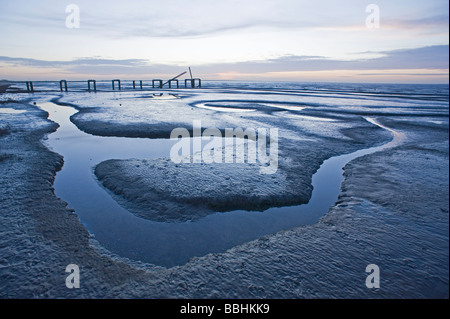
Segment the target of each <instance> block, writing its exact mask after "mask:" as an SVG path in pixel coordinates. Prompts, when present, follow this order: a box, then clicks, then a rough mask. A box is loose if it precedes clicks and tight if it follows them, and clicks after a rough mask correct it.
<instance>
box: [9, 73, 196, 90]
mask: <svg viewBox="0 0 450 319" xmlns="http://www.w3.org/2000/svg"><path fill="white" fill-rule="evenodd" d="M14 83H15V84H16V85H19V86H22V85H23V86H22V87H16V88H15V89H16V90H17V91H20V92H29V93H34V92H43V91H46V92H47V91H51V92H53V91H55V92H58V91H59V92H97V91H106V92H109V91H133V90H155V89H164V88H167V89H198V88H201V87H202V80H201V79H199V78H187V79H184V87H183V86H180V81H179V80H178V79H177V77H175V78H171V79H169V80H167V81H164V80H162V79H151V80H121V79H113V80H94V79H89V80H85V81H70V80H58V81H15V82H14ZM108 83H109V84H108ZM20 84H21V85H20Z"/></svg>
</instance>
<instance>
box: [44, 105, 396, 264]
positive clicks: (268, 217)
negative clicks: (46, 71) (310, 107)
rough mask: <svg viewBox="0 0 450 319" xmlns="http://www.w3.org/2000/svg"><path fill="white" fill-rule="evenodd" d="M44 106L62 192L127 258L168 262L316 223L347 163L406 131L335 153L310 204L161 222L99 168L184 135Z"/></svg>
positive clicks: (163, 154)
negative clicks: (99, 125) (114, 133)
mask: <svg viewBox="0 0 450 319" xmlns="http://www.w3.org/2000/svg"><path fill="white" fill-rule="evenodd" d="M39 107H40V108H41V109H43V110H45V111H47V112H48V113H49V119H50V120H52V121H54V122H56V123H58V124H59V125H60V127H59V128H58V129H57V131H56V132H54V133H52V134H49V135H48V138H47V139H46V140H45V141H44V143H45V144H46V145H47V147H49V148H50V149H51V150H53V151H55V152H57V153H58V154H60V155H62V156H63V157H64V166H63V168H62V170H61V171H59V172H58V173H57V174H56V178H55V182H54V188H55V194H56V196H58V197H59V198H61V199H62V200H64V201H65V202H67V203H68V206H69V207H70V208H72V209H74V210H75V213H76V214H77V215H78V216H79V219H80V221H81V222H82V223H83V224H84V225H85V227H86V228H87V229H88V231H89V232H90V233H91V234H92V235H93V236H95V239H96V240H97V241H98V242H99V243H100V244H101V245H102V246H103V247H105V248H106V249H108V250H110V251H111V252H113V253H115V254H117V255H119V256H122V257H126V258H130V259H133V260H138V261H142V262H145V263H151V264H155V265H159V266H164V267H171V266H175V265H182V264H185V263H186V262H187V261H188V260H189V258H191V257H194V256H203V255H206V254H208V253H215V252H224V251H225V250H227V249H229V248H232V247H234V246H236V245H239V244H242V243H245V242H248V241H251V240H254V239H257V238H258V237H261V236H263V235H266V234H272V233H276V232H278V231H280V230H286V229H290V228H293V227H296V226H300V225H306V224H312V223H316V222H317V221H318V219H319V218H320V217H322V216H323V215H324V214H326V213H327V212H328V209H329V208H330V207H331V206H332V205H334V203H335V202H336V200H337V198H338V195H339V193H340V186H341V183H342V181H343V174H342V173H343V171H342V168H343V167H344V166H345V164H347V163H348V162H349V161H351V160H353V159H355V158H357V157H360V156H363V155H366V154H370V153H374V152H377V151H380V150H382V149H385V148H390V147H393V146H395V145H396V144H398V142H399V141H400V140H401V138H402V136H401V134H399V133H397V132H394V131H393V130H391V129H389V128H387V127H384V126H382V125H381V124H379V123H377V122H376V121H375V120H374V119H367V120H368V121H370V122H372V123H373V124H375V125H378V126H380V127H382V128H384V129H387V130H389V131H391V132H392V133H393V139H392V141H391V142H389V143H386V144H384V145H381V146H378V147H372V148H368V149H363V150H359V151H356V152H353V153H350V154H345V155H341V156H336V157H332V158H330V159H328V160H326V161H324V163H323V164H322V166H321V167H320V169H319V170H318V171H317V172H316V174H315V175H314V176H313V178H312V184H313V187H314V189H313V193H312V197H311V200H310V201H309V203H308V204H304V205H299V206H290V207H281V208H270V209H268V210H266V211H264V212H249V211H231V212H226V213H214V214H211V215H208V216H206V217H204V218H201V219H199V220H196V221H186V222H178V223H173V222H172V223H166V222H156V221H150V220H146V219H142V218H140V217H137V216H136V215H134V214H132V213H130V212H129V211H127V210H126V209H125V208H123V207H122V206H121V205H119V204H118V203H117V202H116V201H115V200H114V199H113V198H112V197H111V193H110V192H109V191H108V190H106V189H104V188H103V187H102V186H101V185H100V183H99V182H98V181H97V178H96V176H95V175H94V173H93V168H94V167H95V165H97V164H98V163H100V162H102V161H105V160H108V159H131V158H135V159H139V158H142V159H144V158H145V159H151V158H168V157H169V153H170V148H171V147H172V145H173V144H174V143H176V142H177V140H169V139H147V138H127V137H101V136H94V135H90V134H87V133H84V132H82V131H80V130H79V129H78V128H77V127H76V126H75V125H74V124H73V123H72V122H71V121H70V116H71V115H72V114H75V113H76V112H77V110H75V109H74V108H72V107H67V106H59V105H56V104H54V103H51V102H46V103H40V104H39Z"/></svg>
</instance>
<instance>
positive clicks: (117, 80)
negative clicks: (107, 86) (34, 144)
mask: <svg viewBox="0 0 450 319" xmlns="http://www.w3.org/2000/svg"><path fill="white" fill-rule="evenodd" d="M114 82H117V84H118V87H119V91H120V90H121V87H120V80H119V79H115V80H112V89H113V90H115V88H114Z"/></svg>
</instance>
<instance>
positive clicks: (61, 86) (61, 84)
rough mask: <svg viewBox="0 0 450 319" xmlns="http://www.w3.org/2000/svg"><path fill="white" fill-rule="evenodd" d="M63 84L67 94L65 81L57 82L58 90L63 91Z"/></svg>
mask: <svg viewBox="0 0 450 319" xmlns="http://www.w3.org/2000/svg"><path fill="white" fill-rule="evenodd" d="M63 83H64V90H65V91H66V92H67V91H68V88H67V81H66V80H61V81H59V89H60V90H61V92H62V91H63Z"/></svg>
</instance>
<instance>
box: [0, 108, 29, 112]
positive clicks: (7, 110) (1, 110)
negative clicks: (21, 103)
mask: <svg viewBox="0 0 450 319" xmlns="http://www.w3.org/2000/svg"><path fill="white" fill-rule="evenodd" d="M25 112H26V110H15V109H11V108H8V107H5V108H0V113H3V114H22V113H25Z"/></svg>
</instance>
